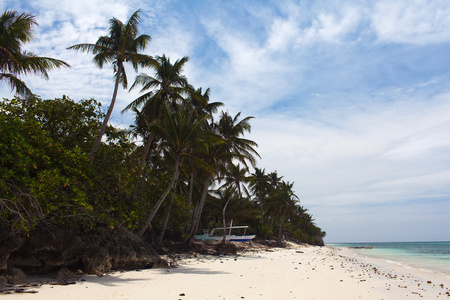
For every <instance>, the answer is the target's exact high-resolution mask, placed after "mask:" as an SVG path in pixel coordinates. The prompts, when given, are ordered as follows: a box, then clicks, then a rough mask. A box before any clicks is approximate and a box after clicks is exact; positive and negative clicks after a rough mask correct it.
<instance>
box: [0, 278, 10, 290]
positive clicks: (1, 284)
mask: <svg viewBox="0 0 450 300" xmlns="http://www.w3.org/2000/svg"><path fill="white" fill-rule="evenodd" d="M7 285H8V279H6V278H5V277H4V276H0V288H4V287H5V286H7Z"/></svg>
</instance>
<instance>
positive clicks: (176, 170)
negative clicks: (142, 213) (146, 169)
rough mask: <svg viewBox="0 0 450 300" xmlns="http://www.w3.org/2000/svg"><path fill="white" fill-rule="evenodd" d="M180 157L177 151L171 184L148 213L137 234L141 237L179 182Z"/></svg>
mask: <svg viewBox="0 0 450 300" xmlns="http://www.w3.org/2000/svg"><path fill="white" fill-rule="evenodd" d="M180 157H181V155H180V153H177V155H176V158H175V167H174V170H173V175H172V180H171V181H170V183H169V186H168V187H167V189H166V191H165V192H164V193H163V194H162V195H161V197H160V198H159V200H158V202H156V204H155V206H154V207H153V209H152V211H151V212H150V214H149V215H148V217H147V219H146V220H145V223H144V225H143V226H142V227H141V229H140V230H139V232H138V233H137V235H138V236H139V237H142V236H143V235H144V233H145V231H146V230H147V228H148V227H149V226H150V224H151V223H152V221H153V218H154V217H155V215H156V213H157V212H158V210H159V208H160V207H161V204H162V203H163V202H164V200H165V199H166V197H167V195H168V194H169V193H170V191H171V190H172V188H173V187H174V186H175V182H177V180H178V176H179V175H180V170H179V166H180Z"/></svg>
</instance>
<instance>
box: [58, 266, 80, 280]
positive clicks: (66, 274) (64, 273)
mask: <svg viewBox="0 0 450 300" xmlns="http://www.w3.org/2000/svg"><path fill="white" fill-rule="evenodd" d="M75 276H76V275H75V273H74V272H72V271H70V270H69V269H68V268H67V267H62V268H61V270H59V271H58V273H57V274H56V280H58V281H59V282H67V281H70V280H72V279H73V278H75Z"/></svg>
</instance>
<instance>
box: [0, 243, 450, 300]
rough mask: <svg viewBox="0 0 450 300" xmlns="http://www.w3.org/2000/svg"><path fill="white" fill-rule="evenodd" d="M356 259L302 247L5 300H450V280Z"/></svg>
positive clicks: (92, 280)
mask: <svg viewBox="0 0 450 300" xmlns="http://www.w3.org/2000/svg"><path fill="white" fill-rule="evenodd" d="M300 252H302V253H300ZM355 252H356V251H352V250H348V249H344V250H337V249H333V248H328V247H322V248H320V247H302V248H291V249H282V250H280V249H278V250H274V251H273V252H269V251H263V252H249V253H245V254H243V255H240V256H225V257H213V256H201V257H200V256H199V257H198V258H192V259H184V260H182V261H180V262H179V265H178V267H176V268H170V269H150V270H142V271H130V272H114V273H110V274H107V275H105V276H103V277H95V276H84V277H83V280H85V281H78V282H77V283H76V284H73V285H68V286H58V285H42V286H40V287H36V288H31V289H34V290H36V291H38V293H36V294H12V295H5V296H3V297H4V298H5V299H8V300H13V299H26V300H31V299H33V300H38V299H46V300H47V299H83V300H86V299H175V300H176V299H183V300H184V299H186V300H187V299H377V300H380V299H419V298H423V299H450V296H449V295H447V294H445V293H446V292H448V291H450V276H449V275H445V274H437V273H433V272H427V271H424V270H419V269H412V268H409V269H406V268H403V267H401V266H398V265H395V264H389V263H387V262H384V261H382V260H375V259H370V258H366V257H362V256H358V255H357V254H355ZM373 268H376V269H373ZM427 281H431V283H427ZM440 284H443V287H441V286H440Z"/></svg>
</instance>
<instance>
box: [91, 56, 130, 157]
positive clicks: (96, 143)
mask: <svg viewBox="0 0 450 300" xmlns="http://www.w3.org/2000/svg"><path fill="white" fill-rule="evenodd" d="M117 65H118V69H117V78H116V84H115V86H114V93H113V96H112V99H111V104H110V105H109V109H108V112H107V113H106V116H105V119H104V120H103V124H102V127H101V128H100V131H99V133H98V135H97V139H96V140H95V143H94V147H93V148H92V150H91V154H90V155H89V162H90V163H91V164H92V162H93V161H94V157H95V153H96V152H97V150H98V147H99V146H100V142H101V141H102V137H103V134H104V133H105V130H106V126H107V125H108V122H109V118H110V117H111V114H112V112H113V109H114V104H115V103H116V98H117V91H118V90H119V83H120V75H121V74H122V68H123V66H122V62H121V61H118V62H117Z"/></svg>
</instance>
